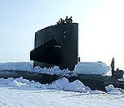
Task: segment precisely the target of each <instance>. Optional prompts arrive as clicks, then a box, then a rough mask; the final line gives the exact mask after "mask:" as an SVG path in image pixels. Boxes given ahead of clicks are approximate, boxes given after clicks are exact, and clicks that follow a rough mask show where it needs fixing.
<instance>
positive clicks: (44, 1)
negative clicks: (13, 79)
mask: <svg viewBox="0 0 124 107" xmlns="http://www.w3.org/2000/svg"><path fill="white" fill-rule="evenodd" d="M66 16H72V17H73V21H74V22H76V23H79V56H80V57H81V61H103V62H106V63H108V64H109V63H110V60H111V59H112V57H115V61H116V66H117V67H124V50H123V46H124V42H123V41H124V39H123V38H124V0H0V62H1V63H2V62H23V61H30V57H29V55H30V50H32V49H33V48H34V35H35V32H36V31H37V30H39V29H42V28H44V27H46V26H49V25H54V24H56V22H57V21H58V20H59V18H63V19H65V17H66Z"/></svg>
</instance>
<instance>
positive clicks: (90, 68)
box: [0, 62, 110, 75]
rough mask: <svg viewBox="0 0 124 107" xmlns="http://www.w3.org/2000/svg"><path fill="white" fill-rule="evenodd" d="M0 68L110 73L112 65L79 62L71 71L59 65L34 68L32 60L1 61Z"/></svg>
mask: <svg viewBox="0 0 124 107" xmlns="http://www.w3.org/2000/svg"><path fill="white" fill-rule="evenodd" d="M0 70H17V71H29V72H38V73H45V74H51V75H54V74H56V75H62V74H68V73H77V74H99V75H106V74H109V73H110V67H109V66H107V64H105V63H103V62H79V63H78V64H77V65H75V69H74V71H70V70H68V69H63V70H60V69H59V67H58V66H54V67H51V68H46V67H44V68H41V67H39V66H36V67H35V68H33V64H32V63H31V62H17V63H12V62H9V63H0Z"/></svg>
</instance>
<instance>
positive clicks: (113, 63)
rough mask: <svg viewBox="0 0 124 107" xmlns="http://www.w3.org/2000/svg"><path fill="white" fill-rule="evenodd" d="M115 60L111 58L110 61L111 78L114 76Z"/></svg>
mask: <svg viewBox="0 0 124 107" xmlns="http://www.w3.org/2000/svg"><path fill="white" fill-rule="evenodd" d="M114 69H115V59H114V58H112V61H111V71H112V76H115V71H114Z"/></svg>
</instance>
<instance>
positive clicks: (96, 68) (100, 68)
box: [75, 61, 110, 75]
mask: <svg viewBox="0 0 124 107" xmlns="http://www.w3.org/2000/svg"><path fill="white" fill-rule="evenodd" d="M75 72H76V73H79V74H99V75H106V74H109V72H110V66H108V65H107V64H106V63H103V62H100V61H98V62H79V63H78V64H77V65H75Z"/></svg>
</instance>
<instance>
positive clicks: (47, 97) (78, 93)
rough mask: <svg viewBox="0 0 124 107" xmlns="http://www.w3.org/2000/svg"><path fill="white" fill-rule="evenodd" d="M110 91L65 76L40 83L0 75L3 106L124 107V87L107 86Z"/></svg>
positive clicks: (0, 95) (0, 97) (0, 103)
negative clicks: (103, 90) (70, 80)
mask: <svg viewBox="0 0 124 107" xmlns="http://www.w3.org/2000/svg"><path fill="white" fill-rule="evenodd" d="M106 90H107V93H105V92H102V91H98V90H91V89H90V88H89V87H87V86H84V84H83V83H81V82H80V81H78V80H76V81H74V82H69V81H68V79H66V78H62V79H59V80H57V81H54V82H53V83H51V84H40V83H38V82H35V81H29V80H26V79H23V78H22V77H20V78H16V79H13V78H8V79H2V78H1V79H0V107H110V106H112V107H122V106H123V105H124V94H123V90H122V89H121V90H120V89H119V88H114V87H113V86H112V85H109V86H106Z"/></svg>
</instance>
